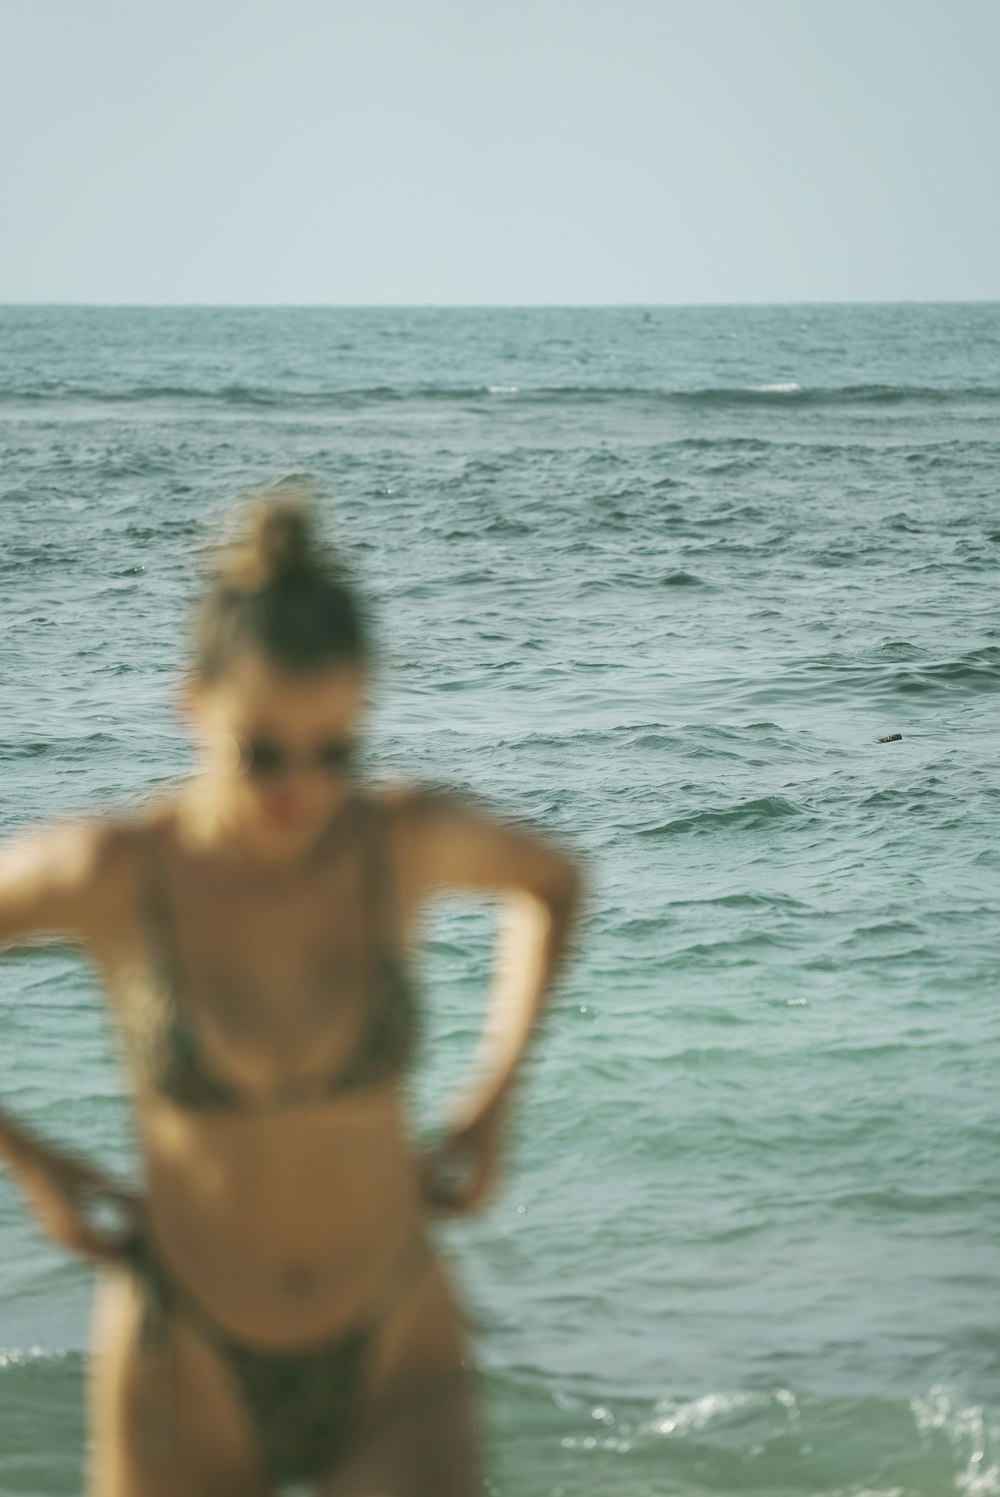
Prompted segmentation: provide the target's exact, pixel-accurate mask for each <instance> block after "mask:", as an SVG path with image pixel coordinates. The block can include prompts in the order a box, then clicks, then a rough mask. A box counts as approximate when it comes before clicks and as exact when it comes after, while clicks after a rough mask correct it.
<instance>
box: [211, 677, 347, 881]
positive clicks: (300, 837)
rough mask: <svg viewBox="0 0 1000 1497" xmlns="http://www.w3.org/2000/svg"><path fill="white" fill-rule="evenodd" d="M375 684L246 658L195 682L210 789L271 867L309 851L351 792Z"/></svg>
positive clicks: (245, 842) (252, 850)
mask: <svg viewBox="0 0 1000 1497" xmlns="http://www.w3.org/2000/svg"><path fill="white" fill-rule="evenodd" d="M366 688H367V680H366V677H365V676H364V674H363V673H362V671H361V670H360V669H359V668H357V667H352V666H346V665H338V666H334V667H331V668H330V669H329V670H319V671H312V672H309V673H308V674H294V673H292V672H289V671H285V670H282V669H281V667H280V666H277V665H274V664H272V663H271V661H269V660H268V658H267V656H266V655H264V654H262V653H260V652H258V651H256V650H250V649H247V650H244V651H242V652H241V653H240V654H239V655H237V656H236V658H235V659H234V660H233V661H232V663H231V664H230V665H229V666H228V667H227V669H226V670H225V672H224V674H223V675H222V676H221V677H220V678H219V679H218V680H216V681H212V682H198V683H196V684H195V686H194V689H193V692H192V697H191V704H192V712H193V716H194V719H195V723H196V727H197V730H198V735H199V737H200V739H201V741H202V745H203V755H204V768H205V770H206V772H207V776H208V781H209V784H210V785H211V786H212V788H213V790H214V792H215V793H216V794H217V795H218V796H219V797H220V801H221V804H222V806H224V810H225V814H226V818H227V819H228V820H229V822H230V824H231V825H233V826H234V828H238V831H239V836H240V841H241V843H242V844H243V845H244V846H245V847H246V848H247V850H248V851H249V852H250V853H251V854H254V855H257V856H260V857H262V858H266V859H275V860H280V859H282V858H294V857H295V856H296V855H297V854H302V853H305V852H306V851H307V850H308V849H309V847H310V846H311V844H312V843H314V842H315V841H316V839H317V838H318V837H319V836H320V834H321V833H322V832H323V830H324V828H325V827H326V826H327V825H328V823H329V821H330V818H331V817H332V816H333V815H334V814H335V812H336V811H337V810H338V809H339V807H340V806H341V805H342V804H343V803H344V801H345V800H346V798H347V797H348V796H349V795H350V793H351V790H352V768H351V764H350V762H349V761H347V762H345V760H344V759H343V758H342V751H343V749H344V748H345V747H350V746H354V747H355V748H357V747H359V746H360V745H359V742H358V733H359V731H360V725H361V720H362V718H363V715H364V709H365V706H366Z"/></svg>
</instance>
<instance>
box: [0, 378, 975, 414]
mask: <svg viewBox="0 0 1000 1497" xmlns="http://www.w3.org/2000/svg"><path fill="white" fill-rule="evenodd" d="M498 399H499V400H503V401H504V402H505V403H507V404H513V405H532V406H534V405H541V406H544V405H548V404H555V405H565V404H580V405H588V404H599V403H601V402H603V401H626V402H647V403H654V404H658V405H677V406H681V407H691V406H693V407H706V408H712V407H720V408H725V407H733V406H736V407H739V406H764V407H772V408H774V407H777V406H780V405H794V406H796V407H800V406H855V405H879V406H884V405H900V404H914V403H917V404H921V405H951V404H955V403H963V402H968V401H988V402H1000V386H992V385H962V386H950V387H940V386H934V385H891V384H858V385H831V386H803V385H800V384H798V383H797V382H796V381H794V380H788V381H779V382H777V383H774V384H762V385H718V386H715V385H710V386H703V387H697V388H692V389H663V388H659V387H656V386H644V385H604V384H594V385H540V386H536V387H524V386H516V385H496V384H485V385H478V384H464V385H458V384H456V385H444V384H419V383H418V384H412V385H360V386H351V387H339V388H338V387H329V388H316V387H312V388H305V389H302V388H296V387H295V386H294V385H287V386H281V385H277V384H275V385H249V384H204V385H201V384H176V385H175V384H162V385H161V384H138V385H133V386H127V387H120V386H103V385H98V384H93V385H91V384H87V383H69V382H58V383H46V384H41V385H34V386H31V385H29V386H25V387H24V388H21V389H6V390H0V406H3V405H21V406H23V405H49V404H62V403H69V402H79V401H87V402H95V403H98V404H101V405H111V406H131V405H148V404H154V405H155V404H176V403H181V404H192V403H194V404H203V403H206V402H208V403H214V404H220V405H223V406H228V407H233V408H235V409H240V408H244V407H245V408H248V409H269V408H282V407H287V406H292V407H297V408H315V407H330V406H333V407H337V408H341V409H352V408H357V407H364V406H367V405H384V404H400V403H404V402H406V401H418V402H427V401H429V402H449V401H472V402H482V403H483V404H487V403H489V402H495V401H497V400H498Z"/></svg>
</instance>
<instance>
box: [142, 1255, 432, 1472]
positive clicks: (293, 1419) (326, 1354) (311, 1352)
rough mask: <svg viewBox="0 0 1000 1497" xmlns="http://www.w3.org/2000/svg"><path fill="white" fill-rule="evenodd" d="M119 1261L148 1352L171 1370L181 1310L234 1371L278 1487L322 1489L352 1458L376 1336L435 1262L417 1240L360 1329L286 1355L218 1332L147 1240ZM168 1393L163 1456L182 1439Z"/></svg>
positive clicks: (161, 1425)
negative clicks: (137, 1293)
mask: <svg viewBox="0 0 1000 1497" xmlns="http://www.w3.org/2000/svg"><path fill="white" fill-rule="evenodd" d="M122 1257H123V1260H124V1262H125V1264H126V1266H127V1267H128V1268H129V1269H130V1270H131V1271H132V1273H133V1274H134V1275H135V1278H136V1280H137V1281H138V1283H139V1285H140V1287H141V1289H142V1292H143V1297H144V1307H143V1319H142V1327H141V1336H142V1345H143V1348H144V1349H145V1350H146V1351H147V1352H159V1353H160V1354H161V1355H162V1356H163V1358H164V1361H165V1363H169V1360H170V1359H169V1349H170V1318H171V1316H172V1315H173V1314H174V1313H176V1312H177V1311H180V1315H181V1318H182V1319H183V1320H185V1321H187V1322H189V1323H191V1324H193V1325H194V1327H195V1328H196V1329H197V1330H198V1331H200V1332H201V1334H202V1335H203V1336H204V1338H205V1339H206V1340H207V1341H208V1342H209V1344H210V1345H211V1346H212V1348H213V1350H214V1351H215V1352H217V1353H218V1355H219V1356H220V1357H221V1358H222V1360H223V1361H224V1362H225V1363H226V1365H227V1366H228V1367H229V1369H230V1372H231V1374H232V1377H233V1380H234V1383H235V1386H236V1388H237V1390H238V1392H239V1396H240V1398H241V1400H242V1402H243V1405H244V1408H245V1409H246V1413H247V1415H248V1419H249V1422H250V1424H251V1426H252V1428H253V1430H254V1433H255V1436H256V1439H257V1443H258V1448H259V1451H260V1456H261V1461H262V1465H263V1468H264V1470H265V1472H266V1474H267V1476H268V1478H269V1479H270V1481H271V1482H272V1484H273V1485H278V1484H282V1483H287V1482H305V1481H316V1480H318V1479H319V1478H321V1477H323V1476H328V1475H330V1473H331V1472H332V1471H333V1470H334V1469H335V1468H336V1467H337V1466H338V1465H339V1464H340V1462H341V1461H342V1460H343V1459H344V1457H345V1456H346V1455H347V1454H348V1452H349V1451H350V1449H351V1447H352V1446H353V1444H354V1443H355V1441H356V1439H357V1435H358V1412H359V1405H360V1399H361V1393H362V1389H363V1386H364V1382H365V1373H366V1371H367V1367H368V1362H369V1359H370V1356H371V1352H372V1349H373V1347H374V1344H375V1340H376V1336H377V1334H378V1331H379V1329H380V1327H381V1326H382V1324H383V1323H384V1322H385V1321H386V1320H387V1319H388V1317H389V1316H390V1314H391V1313H392V1311H393V1310H394V1309H395V1308H396V1307H397V1306H398V1305H400V1304H402V1303H403V1301H404V1300H405V1299H406V1298H407V1297H408V1295H409V1293H410V1291H411V1290H412V1289H414V1288H415V1287H416V1285H417V1283H418V1282H419V1281H420V1280H421V1279H422V1278H423V1276H424V1274H425V1272H426V1271H427V1269H428V1268H429V1267H430V1264H431V1262H432V1257H431V1250H430V1247H429V1245H428V1244H427V1241H426V1239H425V1238H424V1237H423V1236H418V1237H416V1238H414V1239H411V1240H410V1242H409V1244H408V1247H407V1249H405V1250H404V1253H403V1261H402V1263H401V1264H400V1265H398V1266H397V1268H396V1269H395V1271H393V1272H391V1273H390V1274H389V1277H388V1284H387V1287H386V1288H385V1289H384V1290H383V1292H382V1294H381V1295H380V1296H379V1300H378V1303H377V1304H376V1305H375V1306H374V1307H373V1308H372V1309H371V1310H370V1311H369V1312H368V1315H367V1317H366V1319H365V1320H364V1321H363V1322H362V1323H361V1324H360V1325H356V1326H353V1327H351V1328H350V1329H348V1330H346V1331H338V1332H337V1334H336V1335H335V1336H331V1337H327V1338H325V1339H324V1340H322V1341H320V1342H310V1343H308V1345H306V1346H305V1347H301V1348H299V1349H297V1350H289V1351H280V1352H279V1351H272V1350H264V1349H262V1348H260V1347H258V1346H253V1345H248V1344H247V1343H246V1342H245V1341H243V1340H241V1339H239V1338H238V1337H236V1336H234V1335H233V1334H232V1332H231V1331H229V1330H227V1329H226V1328H224V1327H223V1326H221V1325H219V1323H218V1321H216V1319H215V1318H214V1316H212V1315H210V1314H209V1313H208V1312H207V1311H206V1310H205V1309H204V1308H203V1307H202V1306H201V1304H200V1303H199V1302H198V1301H197V1300H195V1299H194V1298H193V1297H192V1295H191V1294H190V1292H189V1291H188V1290H187V1289H186V1288H185V1287H184V1286H183V1285H182V1284H181V1283H180V1282H179V1281H178V1280H177V1279H176V1278H175V1277H174V1275H173V1273H172V1272H171V1271H169V1270H168V1269H167V1267H166V1265H165V1263H164V1261H163V1257H162V1255H161V1254H160V1253H159V1251H158V1250H156V1249H155V1248H154V1246H153V1244H152V1242H151V1240H150V1237H149V1234H148V1233H146V1232H141V1231H140V1232H136V1233H135V1234H134V1235H133V1236H131V1237H130V1238H129V1239H128V1241H127V1243H126V1244H125V1246H124V1248H123V1250H122ZM165 1370H168V1369H167V1368H166V1367H165ZM170 1394H171V1397H169V1398H168V1399H167V1403H166V1405H165V1407H164V1410H163V1412H162V1417H161V1419H160V1421H159V1425H158V1430H157V1432H156V1437H157V1438H158V1441H159V1443H160V1445H161V1446H163V1448H164V1452H165V1453H166V1454H168V1453H169V1449H170V1447H171V1443H172V1440H173V1438H174V1434H175V1430H174V1419H173V1410H174V1404H175V1402H176V1393H175V1392H174V1391H173V1387H172V1385H171V1389H170Z"/></svg>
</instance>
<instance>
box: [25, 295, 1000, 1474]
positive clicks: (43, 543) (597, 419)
mask: <svg viewBox="0 0 1000 1497" xmlns="http://www.w3.org/2000/svg"><path fill="white" fill-rule="evenodd" d="M0 450H2V454H3V461H2V466H0V503H2V509H0V574H2V592H0V627H2V634H3V652H2V663H0V669H2V677H3V698H2V700H3V719H2V725H0V753H2V759H3V778H2V781H0V831H3V832H5V833H6V832H11V831H13V830H15V829H16V828H18V827H20V826H22V825H25V824H28V823H33V822H37V821H39V820H44V819H47V818H52V817H58V816H59V815H65V814H73V813H76V812H77V811H79V810H82V809H85V808H88V807H91V808H101V807H106V808H109V809H113V808H121V807H125V806H127V805H128V804H129V802H130V799H132V798H134V797H136V796H139V795H141V794H142V793H143V792H144V791H147V790H148V789H149V788H150V787H158V786H162V785H163V784H165V783H167V782H169V781H170V780H171V779H173V778H174V777H176V776H177V775H179V774H182V773H184V772H185V770H186V769H187V768H188V766H189V765H190V762H191V754H190V750H189V746H188V743H187V740H186V738H185V735H184V732H183V728H182V725H181V721H180V718H179V716H178V715H177V713H176V712H175V710H174V697H175V694H176V686H177V681H178V675H179V671H180V669H181V667H182V665H183V661H184V651H185V648H186V634H185V630H186V627H187V616H188V606H189V602H190V599H191V598H192V596H193V595H194V594H195V592H196V591H197V587H198V581H199V571H198V567H199V561H200V559H201V556H202V554H203V552H204V549H205V547H206V546H207V545H208V544H209V543H210V542H211V540H212V539H213V538H214V536H215V534H216V532H217V529H218V527H219V525H220V524H221V523H222V522H223V521H224V520H225V517H226V516H227V515H228V514H229V513H230V510H231V505H232V500H233V498H234V496H236V495H237V494H239V493H240V492H241V491H242V490H245V489H246V488H248V487H251V486H256V485H259V484H261V483H263V482H267V481H270V480H273V479H277V478H280V477H282V476H283V475H287V474H289V473H305V474H308V475H310V476H311V477H312V479H313V480H314V481H315V482H316V483H317V484H318V486H319V487H320V489H321V491H322V493H323V495H324V513H325V518H326V520H327V522H328V525H329V528H330V532H331V534H332V535H333V536H334V537H335V538H336V539H337V541H338V542H339V544H340V545H341V547H342V549H343V552H344V555H345V557H346V558H347V560H348V561H349V563H350V565H351V567H352V568H353V570H354V573H355V575H356V577H357V579H358V582H359V584H360V586H361V587H362V589H363V591H364V593H365V596H366V597H367V598H368V600H369V605H370V608H371V612H372V616H373V618H374V621H375V626H376V630H377V638H378V645H379V652H380V662H381V663H380V672H379V679H378V686H377V692H376V699H375V702H374V707H373V714H372V718H371V721H370V725H369V731H368V748H367V755H366V760H367V762H366V771H365V772H366V773H367V774H369V775H370V776H371V777H372V778H373V779H374V780H383V779H387V778H399V777H404V778H411V779H418V780H430V781H433V782H435V783H438V782H441V781H445V782H447V783H450V784H453V785H455V786H457V787H459V788H460V789H461V790H463V791H465V792H467V793H470V794H472V795H474V796H477V797H480V798H481V799H482V800H483V802H484V803H486V804H488V805H491V806H493V807H494V808H495V809H496V811H497V812H498V814H501V815H504V816H507V817H510V818H512V819H515V820H518V821H520V822H522V823H524V824H526V825H535V826H537V827H538V828H539V829H541V830H543V831H545V832H547V833H548V834H549V835H551V836H553V837H556V838H557V839H559V840H560V841H561V842H562V843H563V844H564V845H566V846H568V847H570V848H572V849H574V850H575V851H576V852H577V853H578V854H579V855H580V856H581V857H583V858H584V859H585V860H586V862H587V865H588V868H589V870H590V875H591V896H590V903H589V906H588V909H587V911H586V916H585V919H584V921H583V923H582V925H581V927H580V930H579V933H578V937H577V947H576V951H575V954H574V959H573V962H572V965H571V966H570V967H569V969H568V970H567V972H566V973H565V976H564V977H563V979H562V980H561V982H560V983H559V985H558V987H557V989H556V991H555V993H554V994H553V997H552V1001H551V1004H550V1007H549V1010H548V1015H547V1020H546V1023H545V1026H544V1030H543V1032H542V1034H541V1036H540V1038H539V1042H538V1045H537V1048H536V1050H535V1053H534V1056H533V1059H532V1062H531V1065H530V1068H529V1070H528V1072H527V1073H526V1077H525V1082H524V1086H523V1089H522V1093H521V1106H520V1112H519V1114H518V1116H517V1120H516V1126H515V1129H514V1133H513V1137H512V1140H511V1148H510V1157H509V1163H508V1171H507V1178H506V1181H505V1183H504V1185H503V1189H502V1191H501V1193H500V1195H499V1196H498V1198H497V1199H496V1201H495V1203H494V1204H493V1205H492V1206H491V1207H490V1208H489V1210H488V1211H486V1212H485V1213H484V1214H483V1215H482V1217H480V1218H479V1219H477V1220H475V1221H474V1222H468V1223H461V1224H454V1225H452V1226H450V1227H449V1228H448V1229H447V1230H442V1232H441V1234H440V1235H441V1240H442V1248H443V1250H444V1251H446V1252H447V1253H448V1254H449V1255H450V1257H451V1260H452V1262H453V1263H454V1265H455V1271H456V1274H457V1276H458V1278H459V1281H460V1283H461V1285H462V1287H463V1293H464V1296H465V1302H466V1305H467V1308H468V1314H469V1318H470V1323H471V1324H472V1326H473V1327H474V1334H475V1338H476V1347H477V1353H478V1357H479V1363H480V1366H481V1369H482V1378H483V1388H484V1398H485V1405H486V1410H487V1415H488V1419H489V1426H490V1447H489V1449H490V1454H489V1475H488V1479H487V1483H486V1486H487V1490H488V1491H490V1492H492V1493H495V1494H500V1493H502V1494H505V1497H560V1494H563V1497H578V1494H579V1497H598V1494H601V1497H603V1494H621V1497H643V1494H645V1497H654V1494H655V1497H659V1494H685V1497H724V1494H730V1493H755V1494H760V1497H785V1494H787V1497H846V1494H857V1497H861V1494H867V1497H876V1494H877V1497H903V1494H906V1497H909V1494H915V1497H916V1494H920V1497H924V1494H928V1497H929V1494H937V1493H952V1492H960V1493H963V1494H966V1497H980V1494H987V1493H998V1492H1000V1243H998V1237H1000V1183H998V1172H997V1160H998V1143H1000V1087H998V1085H997V1075H998V1060H1000V1005H998V965H1000V963H998V956H1000V929H998V909H1000V898H998V896H1000V732H998V727H1000V713H998V685H1000V610H998V571H997V568H998V561H1000V306H996V305H978V306H961V305H952V306H926V305H908V306H858V307H752V308H751V307H745V308H740V307H729V308H655V307H651V308H648V309H643V308H615V309H590V310H573V309H551V310H548V309H533V310H516V309H510V310H502V311H501V310H494V311H479V310H472V309H469V310H449V311H444V310H407V309H383V310H374V309H373V310H365V309H358V310H337V309H318V310H308V309H295V310H291V309H288V310H281V309H271V310H265V309H259V310H258V309H176V310H157V309H88V308H6V309H0ZM890 734H892V735H901V736H900V737H896V738H895V739H894V741H892V742H888V743H880V742H878V741H877V740H879V739H881V738H883V737H885V736H887V735H890ZM496 909H497V907H496V903H495V901H493V900H489V899H486V900H478V901H477V900H473V899H468V898H463V899H444V898H442V899H440V900H437V901H435V903H434V905H433V906H431V907H430V908H429V909H428V911H427V916H426V921H425V930H424V961H423V966H422V970H421V977H420V981H421V987H422V991H423V994H424V1000H425V1003H426V1009H427V1029H428V1035H427V1040H426V1044H425V1050H424V1065H423V1068H422V1070H421V1071H420V1073H419V1076H418V1079H417V1082H416V1084H415V1090H414V1095H413V1099H412V1102H413V1116H414V1125H413V1126H414V1129H415V1130H416V1131H417V1132H418V1133H420V1132H422V1131H424V1130H427V1131H432V1130H433V1127H434V1125H435V1121H436V1119H437V1118H439V1117H440V1114H441V1110H442V1108H443V1106H444V1103H445V1099H446V1096H447V1094H448V1091H449V1089H450V1088H451V1087H452V1086H453V1085H454V1084H455V1082H456V1081H457V1079H458V1078H459V1077H460V1075H461V1073H462V1068H463V1065H464V1063H465V1062H466V1061H467V1060H468V1057H469V1055H470V1053H471V1049H472V1046H473V1044H474V1042H475V1037H476V1033H477V1029H478V1026H479V1024H480V1021H481V1017H482V1013H483V1005H484V1002H485V999H486V995H487V991H488V986H489V980H490V972H491V939H492V935H493V932H494V930H495V920H496ZM0 1103H2V1105H3V1106H5V1107H7V1108H10V1109H11V1110H13V1111H14V1112H15V1114H16V1115H18V1116H19V1117H21V1118H23V1119H24V1120H25V1121H27V1122H28V1123H30V1124H32V1125H34V1126H36V1127H38V1128H40V1129H43V1130H45V1131H46V1132H47V1133H49V1134H51V1136H52V1137H53V1138H57V1139H61V1140H64V1141H67V1142H71V1143H72V1144H73V1145H74V1146H76V1147H78V1148H80V1149H83V1150H85V1151H87V1152H88V1153H90V1154H91V1155H93V1156H94V1157H95V1158H97V1159H99V1160H101V1161H102V1162H104V1163H105V1164H106V1165H108V1166H110V1167H112V1168H116V1169H121V1170H124V1171H127V1170H129V1169H130V1168H132V1167H133V1166H134V1145H133V1133H132V1127H131V1121H130V1113H129V1109H128V1104H127V1099H126V1097H125V1095H124V1092H123V1083H122V1078H121V1075H120V1072H119V1069H118V1065H117V1059H116V1052H115V1048H114V1042H113V1039H112V1036H111V1035H110V1033H109V1028H108V1023H107V1019H106V1016H105V1012H104V1009H103V1006H102V999H101V996H100V993H99V991H98V989H97V987H96V985H95V982H94V980H93V978H92V976H91V973H90V971H89V969H88V968H87V967H86V966H85V965H84V964H83V963H82V962H81V961H80V959H79V958H78V957H77V956H75V955H74V953H73V952H72V951H69V950H62V949H55V948H54V949H51V950H40V949H30V950H23V951H21V952H15V953H10V954H8V955H7V956H6V958H5V959H4V965H3V983H2V988H0ZM90 1291H91V1282H90V1276H89V1274H88V1273H87V1271H86V1270H85V1269H84V1268H83V1267H82V1266H81V1265H80V1264H79V1263H77V1262H76V1261H74V1260H72V1259H71V1258H69V1257H68V1256H67V1255H65V1254H63V1253H60V1252H59V1251H57V1250H56V1249H55V1248H53V1247H50V1246H49V1245H47V1243H46V1242H45V1241H44V1240H42V1238H41V1237H40V1235H39V1233H38V1232H37V1231H36V1230H35V1228H34V1227H33V1226H32V1225H31V1224H30V1223H29V1221H28V1219H27V1216H26V1214H25V1211H24V1209H23V1207H22V1204H21V1202H20V1200H19V1198H18V1197H17V1196H16V1195H15V1193H14V1190H13V1188H12V1187H11V1186H10V1185H9V1183H8V1182H7V1181H6V1180H3V1181H0V1494H2V1497H42V1494H46V1497H49V1494H76V1493H78V1492H79V1491H80V1483H81V1469H82V1449H83V1429H82V1417H83V1416H82V1384H83V1376H84V1370H85V1356H86V1351H85V1348H86V1343H87V1314H88V1303H89V1296H90Z"/></svg>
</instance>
